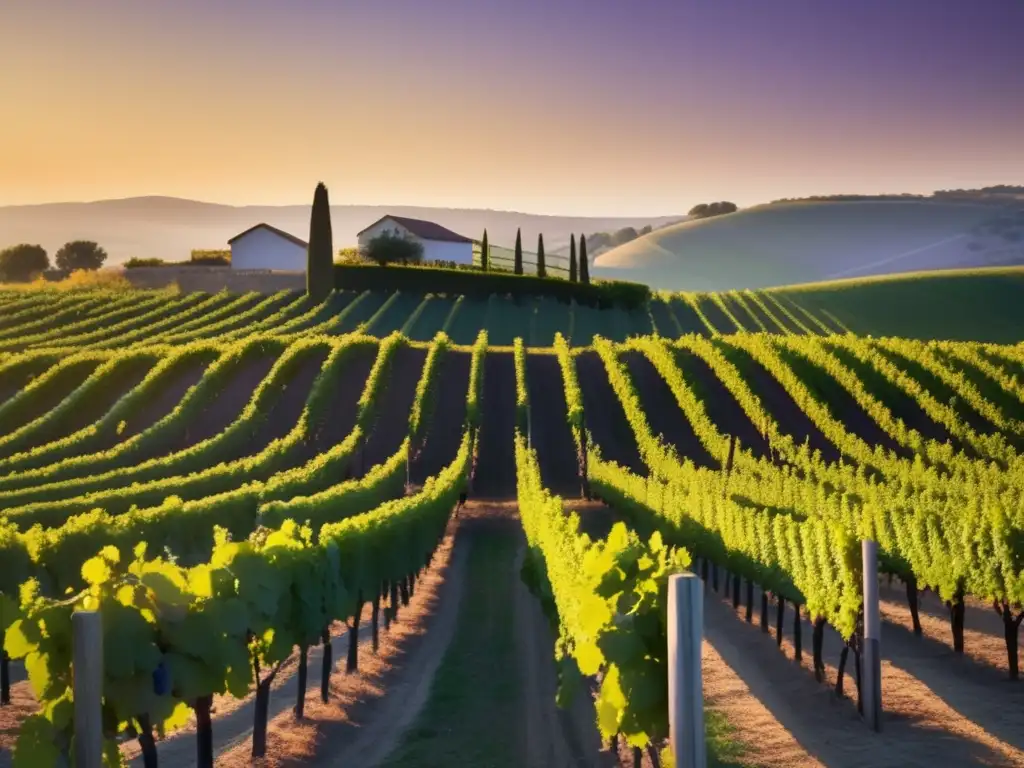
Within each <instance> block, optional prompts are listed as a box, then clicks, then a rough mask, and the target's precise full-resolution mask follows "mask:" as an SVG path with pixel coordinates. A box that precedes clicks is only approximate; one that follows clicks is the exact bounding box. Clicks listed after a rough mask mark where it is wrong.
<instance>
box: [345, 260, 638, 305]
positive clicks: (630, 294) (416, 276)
mask: <svg viewBox="0 0 1024 768" xmlns="http://www.w3.org/2000/svg"><path fill="white" fill-rule="evenodd" d="M334 279H335V286H336V287H337V289H338V290H339V291H341V290H345V291H382V292H383V291H387V292H392V291H402V292H403V293H414V294H419V295H426V294H435V295H436V294H446V295H449V296H452V295H462V296H466V297H467V298H475V299H489V298H490V297H491V296H492V295H498V296H506V295H509V296H517V297H524V298H525V297H528V296H529V297H532V296H542V297H551V298H554V299H558V300H560V301H564V302H569V301H570V300H572V301H575V302H576V303H577V304H582V305H585V306H592V307H600V308H611V307H615V308H621V309H635V308H640V307H643V305H644V303H645V302H646V301H647V300H648V299H649V297H650V293H651V291H650V288H649V287H648V286H646V285H641V284H640V283H629V282H625V281H622V280H600V281H596V282H591V283H590V284H589V285H583V284H582V283H576V282H569V281H568V280H563V279H561V278H555V277H538V276H536V275H515V274H512V273H510V272H495V271H477V270H468V269H441V268H437V267H426V266H415V265H401V266H398V265H392V266H389V267H387V268H386V269H382V268H380V267H378V266H376V265H367V264H336V265H334Z"/></svg>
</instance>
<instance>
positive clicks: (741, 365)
mask: <svg viewBox="0 0 1024 768" xmlns="http://www.w3.org/2000/svg"><path fill="white" fill-rule="evenodd" d="M723 343H726V342H723ZM727 354H728V356H729V357H730V358H731V359H732V362H733V364H734V365H735V366H736V367H737V368H738V369H739V372H740V375H741V376H742V377H743V379H744V380H745V381H746V383H747V386H749V387H750V389H751V391H752V392H753V393H754V394H755V395H757V397H758V398H759V399H760V400H761V403H762V405H763V406H764V409H765V411H767V412H768V415H770V416H771V417H772V418H773V419H774V420H775V423H776V424H778V425H779V429H780V430H782V431H783V432H785V433H787V434H790V435H792V436H793V440H794V441H795V442H796V443H797V445H799V444H800V443H802V442H804V440H807V441H808V443H809V444H810V447H811V450H818V451H821V458H822V459H824V460H825V461H830V462H831V461H838V460H839V457H840V453H839V449H837V448H836V446H834V445H833V444H832V443H831V442H830V441H829V440H828V439H826V437H825V436H824V435H823V434H822V433H821V430H820V429H818V427H817V425H815V423H814V422H813V421H811V419H810V417H808V415H807V414H806V413H804V412H803V409H801V408H800V406H798V405H797V404H796V402H795V401H794V400H793V398H792V397H791V396H790V394H789V393H788V392H787V391H786V389H785V388H784V387H783V386H782V385H781V384H780V383H779V382H778V380H777V379H776V378H775V377H774V376H772V375H771V373H769V372H768V371H767V370H765V368H764V366H762V365H761V364H760V363H759V362H757V361H756V360H754V358H752V357H751V356H750V355H749V354H748V353H747V352H746V351H744V350H742V349H738V348H736V347H731V348H729V349H728V350H727ZM844 460H845V461H849V459H848V458H847V459H844Z"/></svg>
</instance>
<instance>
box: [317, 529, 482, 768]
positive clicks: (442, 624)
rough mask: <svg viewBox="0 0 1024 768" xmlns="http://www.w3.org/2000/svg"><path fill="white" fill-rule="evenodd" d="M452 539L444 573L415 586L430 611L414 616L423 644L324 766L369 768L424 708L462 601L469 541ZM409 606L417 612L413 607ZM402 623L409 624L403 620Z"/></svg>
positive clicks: (418, 595)
mask: <svg viewBox="0 0 1024 768" xmlns="http://www.w3.org/2000/svg"><path fill="white" fill-rule="evenodd" d="M456 538H457V539H458V541H457V543H456V544H455V549H454V554H453V555H452V554H449V555H448V556H449V557H450V558H451V561H450V563H448V564H447V566H446V568H445V570H446V572H447V573H446V575H442V574H440V573H438V574H436V575H435V580H434V582H433V583H431V584H422V583H420V584H417V587H416V589H417V594H416V595H415V597H416V598H418V599H421V600H424V601H425V603H426V602H428V601H429V602H430V606H429V607H430V611H429V612H427V611H424V612H423V613H422V614H417V615H416V618H417V619H420V620H421V621H419V622H418V623H420V624H423V625H425V626H423V627H421V628H420V631H421V632H426V635H425V637H424V638H423V641H422V643H421V644H419V645H418V646H417V647H416V648H415V649H414V650H413V651H412V652H410V653H409V655H408V657H407V659H403V660H402V668H401V669H400V670H396V672H397V673H396V674H395V675H393V676H392V678H391V679H390V680H388V681H387V682H386V683H385V684H384V685H383V686H382V688H383V690H384V692H385V693H386V694H387V695H386V696H385V697H384V698H383V699H382V701H381V704H380V706H379V707H378V708H377V709H376V710H375V711H374V712H373V713H372V714H373V717H372V719H369V718H367V719H366V720H364V721H363V722H362V723H354V724H353V725H354V726H355V727H356V728H357V731H356V734H355V737H354V738H353V739H352V741H351V743H349V744H347V745H346V746H345V747H344V748H339V747H337V746H333V747H332V749H331V750H330V752H331V756H330V757H331V759H330V760H329V761H327V760H325V761H324V764H327V765H332V766H337V768H347V766H350V765H353V764H355V763H356V761H358V762H359V764H360V765H363V766H365V767H366V768H374V767H375V766H377V765H379V764H380V763H381V762H382V761H383V760H384V759H385V758H387V756H388V755H389V754H391V753H392V752H393V751H394V750H395V748H396V747H397V746H398V744H399V743H400V742H401V740H402V737H403V736H404V735H405V733H406V731H407V730H408V729H409V727H410V726H411V725H412V723H413V722H414V721H415V719H416V717H417V715H418V714H419V713H420V711H421V710H422V709H423V705H424V704H425V703H426V702H427V698H428V696H429V695H430V689H431V685H432V684H433V682H434V676H435V675H436V673H437V668H438V667H439V666H440V664H441V661H442V660H443V659H444V655H445V651H446V650H447V649H448V646H449V645H450V644H451V640H452V635H453V634H454V633H455V627H456V624H457V619H458V616H459V608H460V606H461V603H462V595H463V592H464V586H465V578H464V574H465V571H466V561H467V558H468V553H469V548H470V547H471V546H472V542H471V541H469V540H466V539H465V538H463V537H460V536H458V534H456ZM442 582H443V583H442ZM425 589H426V590H430V593H428V594H427V595H426V596H424V595H423V594H422V593H423V591H424V590H425ZM438 603H439V604H440V605H439V607H438V606H437V604H438ZM419 607H425V606H419ZM409 608H410V609H412V610H413V611H415V610H416V607H414V606H412V605H410V606H409ZM431 614H432V615H431ZM403 621H404V622H405V623H406V624H409V618H408V616H406V617H405V618H403ZM383 659H384V660H385V663H386V661H387V660H390V659H389V658H388V657H387V656H384V657H383ZM362 674H364V675H365V674H366V672H365V671H364V672H363V673H362ZM360 726H361V727H360Z"/></svg>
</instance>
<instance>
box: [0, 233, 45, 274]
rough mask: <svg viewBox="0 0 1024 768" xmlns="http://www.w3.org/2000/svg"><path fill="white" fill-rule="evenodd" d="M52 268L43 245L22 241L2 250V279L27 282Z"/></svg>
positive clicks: (0, 258)
mask: <svg viewBox="0 0 1024 768" xmlns="http://www.w3.org/2000/svg"><path fill="white" fill-rule="evenodd" d="M49 268H50V259H49V257H48V256H47V255H46V249H45V248H43V246H41V245H29V244H28V243H22V244H20V245H12V246H11V247H10V248H5V249H4V250H3V251H0V280H3V281H6V282H10V283H27V282H29V281H30V280H32V279H34V278H35V277H37V276H38V275H41V274H42V273H43V272H45V271H46V270H48V269H49Z"/></svg>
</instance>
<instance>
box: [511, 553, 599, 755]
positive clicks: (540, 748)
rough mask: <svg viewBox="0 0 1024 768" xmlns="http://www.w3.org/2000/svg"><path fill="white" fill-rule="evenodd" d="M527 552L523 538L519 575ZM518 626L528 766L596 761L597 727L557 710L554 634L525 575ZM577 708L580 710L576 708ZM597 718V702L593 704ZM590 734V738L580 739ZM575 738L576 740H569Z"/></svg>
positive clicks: (518, 590)
mask: <svg viewBox="0 0 1024 768" xmlns="http://www.w3.org/2000/svg"><path fill="white" fill-rule="evenodd" d="M525 554H526V547H525V542H524V543H523V544H521V545H520V547H519V550H518V552H517V553H516V561H515V569H514V570H515V574H516V575H518V573H519V570H520V568H522V564H523V557H524V556H525ZM513 613H514V615H515V622H514V625H515V630H516V648H517V651H518V653H517V654H516V655H517V656H518V657H519V659H520V661H521V666H520V680H521V681H522V683H523V688H524V690H523V692H522V696H521V701H522V713H523V715H522V716H523V721H524V723H525V731H526V733H525V736H524V744H525V745H526V762H525V765H527V766H531V768H532V766H537V768H545V767H546V766H586V765H592V764H593V762H594V760H593V758H591V759H589V760H588V754H589V755H592V756H596V755H597V753H598V752H600V750H601V742H600V737H599V735H598V733H597V730H596V728H593V727H591V728H590V731H591V733H590V734H577V733H576V730H577V729H576V728H575V727H574V723H573V716H572V715H573V713H572V712H568V713H567V712H564V711H560V710H559V709H558V706H557V704H556V703H555V694H556V692H557V688H558V685H557V672H556V670H555V664H554V654H553V653H552V649H553V648H554V645H555V638H554V636H553V635H552V632H551V627H550V626H549V625H548V622H547V619H546V617H545V616H544V612H543V610H542V609H541V606H540V602H539V601H538V600H537V598H536V597H534V596H533V595H532V594H530V590H529V589H527V588H526V585H525V584H524V583H523V581H522V579H519V578H517V579H516V585H515V601H514V604H513ZM576 711H577V712H579V710H578V709H577V710H576ZM590 715H591V720H592V718H593V705H591V709H590ZM587 735H589V736H590V737H591V738H590V739H588V741H589V743H582V744H581V743H579V742H580V741H583V739H585V738H586V736H587ZM570 740H571V741H572V742H576V743H573V744H570Z"/></svg>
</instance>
